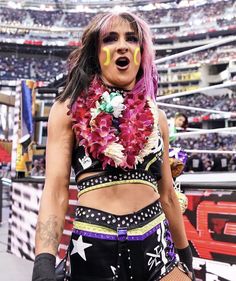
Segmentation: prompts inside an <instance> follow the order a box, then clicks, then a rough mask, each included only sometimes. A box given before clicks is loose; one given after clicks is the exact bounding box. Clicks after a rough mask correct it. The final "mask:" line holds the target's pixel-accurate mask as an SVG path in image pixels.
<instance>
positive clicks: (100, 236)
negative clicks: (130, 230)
mask: <svg viewBox="0 0 236 281" xmlns="http://www.w3.org/2000/svg"><path fill="white" fill-rule="evenodd" d="M158 228H160V224H158V225H157V226H155V227H153V228H152V229H150V230H149V231H148V232H146V233H145V234H143V235H127V236H126V235H125V234H124V233H123V235H122V236H121V235H120V237H119V234H118V235H117V234H114V235H113V234H103V233H95V232H91V231H85V230H79V229H73V231H72V232H73V233H75V234H77V235H82V236H85V237H90V238H97V239H103V240H113V241H114V240H119V241H124V240H128V241H142V240H144V239H146V238H147V237H148V236H150V235H152V234H153V233H154V232H156V231H157V229H158ZM118 231H119V230H118ZM124 238H125V239H124Z"/></svg>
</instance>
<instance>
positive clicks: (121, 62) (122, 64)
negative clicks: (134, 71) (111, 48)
mask: <svg viewBox="0 0 236 281" xmlns="http://www.w3.org/2000/svg"><path fill="white" fill-rule="evenodd" d="M129 62H130V61H129V59H128V58H126V57H120V58H118V59H117V60H116V65H117V66H118V68H120V69H126V68H127V67H128V66H129Z"/></svg>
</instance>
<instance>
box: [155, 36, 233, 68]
mask: <svg viewBox="0 0 236 281" xmlns="http://www.w3.org/2000/svg"><path fill="white" fill-rule="evenodd" d="M235 40H236V36H231V37H228V38H226V39H222V40H217V41H215V42H213V43H209V44H205V45H203V46H200V47H197V48H193V49H190V50H187V51H184V52H181V53H178V54H174V55H170V56H167V57H164V58H161V59H157V60H155V61H154V62H155V63H156V64H160V63H163V62H166V61H169V60H172V59H175V58H179V57H182V56H185V55H188V54H192V53H196V52H199V51H203V50H206V49H210V48H213V47H216V46H220V45H223V44H226V43H230V42H233V41H235Z"/></svg>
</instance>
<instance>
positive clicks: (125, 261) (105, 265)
mask: <svg viewBox="0 0 236 281" xmlns="http://www.w3.org/2000/svg"><path fill="white" fill-rule="evenodd" d="M70 262H71V277H72V281H128V280H135V281H156V280H159V279H161V278H163V276H165V275H166V274H167V273H168V272H170V271H171V270H172V269H173V268H174V267H175V266H176V264H177V261H176V256H175V253H174V245H173V242H172V238H171V234H170V231H169V228H168V222H167V220H166V218H165V216H164V213H163V211H162V208H161V206H160V203H159V202H158V201H157V202H155V203H153V204H151V205H149V206H147V207H145V208H143V209H141V210H140V211H138V212H135V213H132V214H129V215H121V216H118V215H113V214H110V213H107V212H103V211H100V210H96V209H92V208H86V207H78V208H77V210H76V219H75V222H74V229H73V232H72V239H71V244H70Z"/></svg>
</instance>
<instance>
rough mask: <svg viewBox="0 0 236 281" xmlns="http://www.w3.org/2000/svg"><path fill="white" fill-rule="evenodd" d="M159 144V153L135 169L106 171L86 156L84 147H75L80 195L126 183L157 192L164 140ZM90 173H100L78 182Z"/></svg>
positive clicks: (76, 178) (76, 177)
mask: <svg viewBox="0 0 236 281" xmlns="http://www.w3.org/2000/svg"><path fill="white" fill-rule="evenodd" d="M159 142H160V144H159V146H158V147H159V150H158V153H151V154H149V155H148V156H146V157H145V158H144V161H143V162H142V163H139V164H138V165H136V167H135V169H127V170H124V169H121V168H115V167H112V166H110V165H108V166H107V167H106V169H105V170H104V169H103V168H102V164H101V163H100V162H99V160H97V159H93V158H91V157H89V156H86V154H85V149H84V147H83V146H77V147H75V148H74V152H73V157H72V167H73V169H74V172H75V180H76V182H77V186H78V189H79V191H80V192H79V195H82V194H83V193H85V192H88V191H90V190H95V189H98V188H103V187H108V186H112V185H115V184H124V183H143V184H146V185H149V186H151V187H152V188H153V189H154V190H156V191H157V182H158V181H159V180H160V179H161V164H162V159H161V155H162V152H163V141H162V138H159ZM88 172H99V173H98V174H96V175H93V176H89V177H86V178H84V179H82V180H79V181H78V178H79V176H80V175H81V174H84V173H88Z"/></svg>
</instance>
